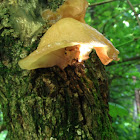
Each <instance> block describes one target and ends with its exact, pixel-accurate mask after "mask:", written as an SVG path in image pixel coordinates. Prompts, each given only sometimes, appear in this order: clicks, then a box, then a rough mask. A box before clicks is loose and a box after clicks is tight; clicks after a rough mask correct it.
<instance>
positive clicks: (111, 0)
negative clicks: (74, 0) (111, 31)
mask: <svg viewBox="0 0 140 140" xmlns="http://www.w3.org/2000/svg"><path fill="white" fill-rule="evenodd" d="M114 1H117V0H107V1H102V2H98V3H93V4H91V5H89V7H92V6H97V5H102V4H106V3H109V2H114Z"/></svg>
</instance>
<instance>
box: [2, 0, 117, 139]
mask: <svg viewBox="0 0 140 140" xmlns="http://www.w3.org/2000/svg"><path fill="white" fill-rule="evenodd" d="M36 1H37V0H36ZM36 1H35V0H34V3H35V4H36V3H37V2H36ZM60 3H61V2H60V1H59V2H58V1H57V3H55V1H52V2H50V3H49V4H50V6H51V7H56V5H57V6H58V4H60ZM6 4H8V3H6ZM6 4H3V5H1V7H0V11H1V13H0V22H1V27H0V37H1V38H0V59H1V61H0V103H1V105H2V111H3V114H4V121H5V124H6V126H7V130H8V136H7V139H10V140H49V139H51V140H52V139H54V140H56V139H57V140H82V139H83V140H115V139H116V136H115V134H114V131H113V129H112V126H111V121H110V117H109V114H108V100H107V98H108V97H107V96H108V83H107V77H106V73H105V69H104V67H103V65H102V64H101V62H100V60H99V59H98V57H97V56H96V53H95V52H94V51H93V52H92V53H91V56H90V59H89V60H87V61H86V62H85V64H82V63H75V64H74V65H73V66H68V67H67V68H65V69H64V70H63V71H62V70H60V69H59V68H58V67H52V68H46V69H37V70H32V71H26V70H21V69H20V68H19V66H18V64H17V62H18V60H19V59H21V57H23V55H24V53H25V52H28V53H29V52H31V51H32V50H33V49H35V47H37V43H38V40H39V38H37V36H36V40H37V41H35V42H34V43H31V44H30V45H28V47H24V46H25V44H28V43H29V41H27V40H28V38H29V37H28V38H24V35H23V34H22V37H20V38H19V35H18V34H16V33H15V30H14V28H13V24H12V23H13V22H11V21H12V20H11V19H10V17H12V16H14V15H10V10H9V9H8V8H7V7H8V6H7V7H6V6H5V5H6ZM54 4H56V5H55V6H54ZM52 5H53V6H52ZM6 19H7V20H6ZM4 22H6V23H4ZM23 28H24V27H23ZM19 32H20V31H19ZM21 32H22V33H23V31H22V30H21ZM36 33H37V32H36ZM23 38H24V44H23V42H22V41H21V40H22V39H23Z"/></svg>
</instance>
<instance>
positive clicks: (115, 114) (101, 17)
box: [86, 0, 140, 140]
mask: <svg viewBox="0 0 140 140" xmlns="http://www.w3.org/2000/svg"><path fill="white" fill-rule="evenodd" d="M88 2H89V3H90V4H91V5H92V4H95V3H99V2H103V0H96V1H95V0H88ZM130 2H131V3H132V5H133V7H134V9H135V11H136V12H137V14H138V17H139V18H140V1H139V0H130ZM86 23H88V24H90V25H91V26H92V27H94V28H96V29H97V30H98V31H100V32H101V33H103V34H104V35H105V36H106V37H107V38H108V39H109V40H110V41H111V42H112V43H113V44H114V46H115V47H116V48H117V49H118V50H119V51H120V54H119V58H120V61H119V62H114V63H112V64H110V65H108V66H106V70H107V72H108V78H109V85H110V99H109V100H110V104H109V106H110V115H111V116H112V121H113V127H114V128H115V131H116V133H117V135H118V137H119V140H138V139H140V134H139V133H140V128H139V125H140V122H139V120H140V114H137V115H136V116H134V113H135V110H134V100H135V90H136V89H140V58H139V59H137V58H138V57H139V56H140V26H139V25H138V21H137V20H136V17H135V15H134V12H133V10H132V9H131V7H130V5H129V4H128V2H127V0H117V1H113V2H110V3H106V4H101V5H97V6H91V7H89V8H88V11H87V14H86ZM131 58H136V60H135V61H127V60H128V59H131ZM124 60H126V62H124ZM133 77H136V82H134V80H133Z"/></svg>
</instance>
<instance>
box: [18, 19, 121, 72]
mask: <svg viewBox="0 0 140 140" xmlns="http://www.w3.org/2000/svg"><path fill="white" fill-rule="evenodd" d="M93 48H94V49H95V50H96V53H97V55H98V57H99V58H100V60H101V62H102V63H103V64H104V65H107V64H108V63H109V62H111V61H112V60H113V59H114V60H118V54H119V51H118V50H117V49H115V47H114V46H113V45H112V43H111V42H110V41H109V40H108V39H106V38H105V37H104V36H103V35H102V34H101V33H99V32H98V31H97V30H96V29H94V28H92V27H91V26H89V25H87V24H85V23H81V22H79V21H77V20H75V19H73V18H63V19H61V20H59V21H58V22H56V23H55V24H54V25H52V26H51V27H50V28H49V29H48V30H47V32H46V33H45V34H44V36H43V37H42V38H41V41H40V43H39V46H38V48H37V49H36V50H35V51H34V52H32V53H31V54H30V55H29V56H27V57H26V58H24V59H22V60H20V61H19V66H20V67H21V68H22V69H28V70H31V69H37V68H46V67H52V66H54V65H57V66H59V67H60V68H62V69H64V68H65V67H66V66H67V65H71V64H72V61H73V59H77V60H79V61H82V60H85V59H87V58H88V55H89V53H90V52H91V51H92V49H93Z"/></svg>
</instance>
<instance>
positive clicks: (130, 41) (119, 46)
mask: <svg viewBox="0 0 140 140" xmlns="http://www.w3.org/2000/svg"><path fill="white" fill-rule="evenodd" d="M138 39H140V37H136V38H134V39H132V40H130V41H128V42H124V43H122V44H119V45H116V47H120V46H123V45H126V44H129V43H131V42H133V41H136V40H138Z"/></svg>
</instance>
